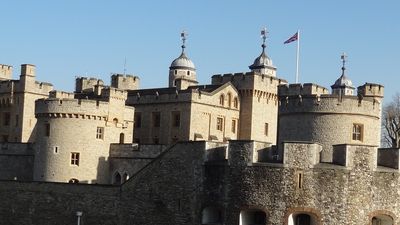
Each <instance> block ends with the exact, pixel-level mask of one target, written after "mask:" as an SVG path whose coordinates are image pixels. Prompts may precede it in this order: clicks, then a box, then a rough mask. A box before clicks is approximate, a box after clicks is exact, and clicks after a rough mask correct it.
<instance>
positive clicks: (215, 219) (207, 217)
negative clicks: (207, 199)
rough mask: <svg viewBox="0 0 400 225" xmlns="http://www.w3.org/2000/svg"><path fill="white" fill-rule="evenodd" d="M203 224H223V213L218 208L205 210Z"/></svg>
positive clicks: (202, 217) (202, 216) (202, 214)
mask: <svg viewBox="0 0 400 225" xmlns="http://www.w3.org/2000/svg"><path fill="white" fill-rule="evenodd" d="M201 224H222V211H221V210H220V209H219V208H217V207H207V208H204V209H203V211H202V213H201Z"/></svg>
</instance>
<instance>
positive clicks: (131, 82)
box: [111, 74, 140, 90]
mask: <svg viewBox="0 0 400 225" xmlns="http://www.w3.org/2000/svg"><path fill="white" fill-rule="evenodd" d="M139 83H140V79H139V77H138V76H134V75H123V74H113V75H111V87H114V88H118V89H123V90H136V89H138V88H139Z"/></svg>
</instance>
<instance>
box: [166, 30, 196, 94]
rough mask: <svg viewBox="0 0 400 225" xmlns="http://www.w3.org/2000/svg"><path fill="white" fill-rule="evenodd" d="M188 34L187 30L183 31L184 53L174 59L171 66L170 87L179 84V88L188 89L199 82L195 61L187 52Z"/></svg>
mask: <svg viewBox="0 0 400 225" xmlns="http://www.w3.org/2000/svg"><path fill="white" fill-rule="evenodd" d="M186 36H187V34H186V33H185V32H182V33H181V37H182V53H181V55H180V56H179V57H178V58H176V59H175V60H174V61H172V63H171V66H170V67H169V87H178V86H179V89H186V88H187V87H189V86H191V85H196V84H197V83H198V82H197V79H196V68H195V66H194V63H193V62H192V60H190V59H189V58H188V57H187V56H186V54H185V48H186V46H185V41H186ZM177 80H179V85H177Z"/></svg>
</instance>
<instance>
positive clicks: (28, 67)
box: [21, 64, 36, 77]
mask: <svg viewBox="0 0 400 225" xmlns="http://www.w3.org/2000/svg"><path fill="white" fill-rule="evenodd" d="M35 75H36V66H35V65H32V64H22V65H21V76H31V77H34V76H35Z"/></svg>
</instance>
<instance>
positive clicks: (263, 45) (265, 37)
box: [261, 27, 269, 52]
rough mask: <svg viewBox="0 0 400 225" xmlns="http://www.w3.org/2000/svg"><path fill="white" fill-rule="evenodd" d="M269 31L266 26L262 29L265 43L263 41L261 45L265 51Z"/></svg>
mask: <svg viewBox="0 0 400 225" xmlns="http://www.w3.org/2000/svg"><path fill="white" fill-rule="evenodd" d="M268 33H269V32H268V30H267V28H266V27H264V28H263V29H262V30H261V38H262V39H263V43H262V45H261V47H262V48H263V52H264V50H265V47H266V45H265V41H266V40H267V34H268Z"/></svg>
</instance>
